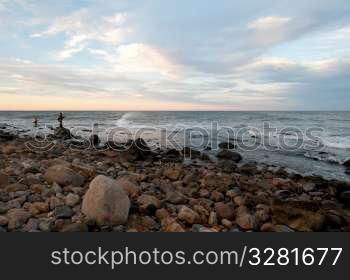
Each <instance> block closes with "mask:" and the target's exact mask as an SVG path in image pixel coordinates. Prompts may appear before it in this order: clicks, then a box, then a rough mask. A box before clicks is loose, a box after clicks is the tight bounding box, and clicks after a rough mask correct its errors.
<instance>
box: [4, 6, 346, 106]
mask: <svg viewBox="0 0 350 280" xmlns="http://www.w3.org/2000/svg"><path fill="white" fill-rule="evenodd" d="M0 100H1V101H0V110H349V108H350V1H349V0H331V1H329V0H304V1H286V0H280V1H275V0H274V1H272V0H255V1H254V0H245V1H232V0H219V1H212V0H177V1H166V0H110V1H107V0H103V1H102V0H71V1H68V0H60V1H57V0H55V1H53V0H46V1H42V0H0Z"/></svg>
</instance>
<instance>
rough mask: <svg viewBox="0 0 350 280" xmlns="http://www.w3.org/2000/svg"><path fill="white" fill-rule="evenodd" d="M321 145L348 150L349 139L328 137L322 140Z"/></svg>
mask: <svg viewBox="0 0 350 280" xmlns="http://www.w3.org/2000/svg"><path fill="white" fill-rule="evenodd" d="M322 143H323V144H324V145H325V146H326V147H329V148H336V149H350V138H349V137H329V138H324V139H322Z"/></svg>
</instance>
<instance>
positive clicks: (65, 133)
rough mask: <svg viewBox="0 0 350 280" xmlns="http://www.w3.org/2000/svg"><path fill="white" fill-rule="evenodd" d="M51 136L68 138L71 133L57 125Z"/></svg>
mask: <svg viewBox="0 0 350 280" xmlns="http://www.w3.org/2000/svg"><path fill="white" fill-rule="evenodd" d="M53 137H54V138H57V139H61V140H68V139H71V138H72V135H71V133H70V130H69V129H67V128H64V127H57V128H56V129H55V131H54V134H53Z"/></svg>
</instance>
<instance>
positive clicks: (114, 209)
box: [82, 175, 130, 225]
mask: <svg viewBox="0 0 350 280" xmlns="http://www.w3.org/2000/svg"><path fill="white" fill-rule="evenodd" d="M129 208H130V200H129V198H128V196H127V194H126V192H125V191H124V190H123V188H122V187H121V186H119V185H118V184H117V182H116V181H115V180H113V179H111V178H109V177H106V176H103V175H99V176H97V177H96V178H95V179H94V180H93V181H92V182H91V183H90V186H89V190H88V191H87V193H86V194H85V196H84V199H83V203H82V212H83V213H84V214H85V215H86V216H87V217H88V218H89V219H92V220H95V221H96V222H97V224H99V225H120V224H125V223H126V221H127V219H128V215H129Z"/></svg>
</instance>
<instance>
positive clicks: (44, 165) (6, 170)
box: [0, 131, 350, 232]
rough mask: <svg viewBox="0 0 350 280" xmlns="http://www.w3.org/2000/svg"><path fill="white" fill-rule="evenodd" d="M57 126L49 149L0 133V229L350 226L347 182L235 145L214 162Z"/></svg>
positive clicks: (185, 151) (194, 153)
mask: <svg viewBox="0 0 350 280" xmlns="http://www.w3.org/2000/svg"><path fill="white" fill-rule="evenodd" d="M55 134H56V136H58V137H56V138H62V139H61V140H59V141H57V143H55V145H54V146H53V147H52V148H51V149H49V150H47V151H43V150H41V149H29V148H28V142H29V141H31V139H30V138H18V137H15V136H13V135H10V134H6V135H5V134H2V137H0V232H14V231H22V232H88V231H89V232H100V231H104V232H105V231H107V232H144V231H151V232H154V231H162V232H189V231H192V232H240V231H245V232H247V231H248V232H249V231H261V232H294V231H295V232H297V231H301V232H304V231H307V232H308V231H350V184H349V183H346V182H340V181H335V180H333V181H329V180H325V179H323V178H321V177H318V176H301V175H299V174H289V173H288V172H286V170H285V169H283V168H279V169H278V170H275V169H272V168H270V167H269V166H258V165H257V164H255V163H246V164H239V162H240V161H241V159H242V157H241V155H240V154H239V153H237V152H235V151H234V145H232V144H231V143H223V144H222V145H221V146H220V150H219V151H218V153H217V159H218V160H217V161H213V160H212V159H211V158H209V157H207V156H206V155H205V154H202V153H200V152H198V151H193V150H191V149H190V148H184V149H183V150H181V151H178V150H175V149H169V150H166V151H162V150H157V151H151V150H150V149H149V148H148V146H147V143H146V142H145V141H143V140H142V139H137V140H135V141H130V142H129V143H127V144H126V145H127V147H128V148H127V149H119V145H118V144H116V143H108V145H106V146H105V147H102V148H99V149H96V148H86V147H77V148H75V149H72V148H71V147H69V145H67V143H66V140H67V138H69V137H67V133H65V132H63V131H60V132H57V131H56V133H55ZM53 138H55V135H53ZM91 142H93V144H98V143H99V141H98V139H97V138H96V137H92V138H91ZM189 157H191V159H189Z"/></svg>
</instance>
